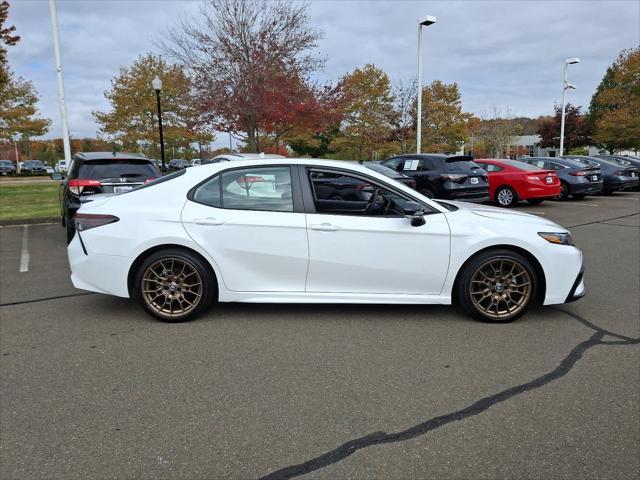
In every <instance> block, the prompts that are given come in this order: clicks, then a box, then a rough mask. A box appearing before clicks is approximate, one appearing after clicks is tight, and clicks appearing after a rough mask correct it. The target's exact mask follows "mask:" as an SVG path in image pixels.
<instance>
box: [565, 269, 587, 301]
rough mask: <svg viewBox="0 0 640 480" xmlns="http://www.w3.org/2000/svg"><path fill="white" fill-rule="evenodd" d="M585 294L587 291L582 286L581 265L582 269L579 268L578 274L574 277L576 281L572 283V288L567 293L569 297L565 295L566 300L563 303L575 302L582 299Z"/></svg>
mask: <svg viewBox="0 0 640 480" xmlns="http://www.w3.org/2000/svg"><path fill="white" fill-rule="evenodd" d="M585 293H587V289H586V287H585V285H584V264H582V268H580V272H579V273H578V276H577V277H576V280H575V281H574V282H573V286H572V287H571V290H570V291H569V295H567V299H566V300H565V301H564V303H571V302H575V301H576V300H579V299H581V298H582V297H584V295H585Z"/></svg>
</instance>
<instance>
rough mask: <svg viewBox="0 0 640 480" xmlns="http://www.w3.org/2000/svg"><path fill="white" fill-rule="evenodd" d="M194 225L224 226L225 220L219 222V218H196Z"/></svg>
mask: <svg viewBox="0 0 640 480" xmlns="http://www.w3.org/2000/svg"><path fill="white" fill-rule="evenodd" d="M193 223H195V224H196V225H222V224H224V220H218V219H217V218H212V217H207V218H196V219H194V220H193Z"/></svg>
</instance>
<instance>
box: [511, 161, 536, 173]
mask: <svg viewBox="0 0 640 480" xmlns="http://www.w3.org/2000/svg"><path fill="white" fill-rule="evenodd" d="M504 163H506V164H507V165H511V166H512V167H514V168H518V169H520V170H529V171H531V170H540V169H539V168H538V167H535V166H533V165H529V164H528V163H524V162H518V161H517V160H504Z"/></svg>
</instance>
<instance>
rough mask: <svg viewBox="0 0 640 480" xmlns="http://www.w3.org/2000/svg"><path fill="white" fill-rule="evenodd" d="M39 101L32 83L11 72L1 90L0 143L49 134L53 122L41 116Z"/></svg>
mask: <svg viewBox="0 0 640 480" xmlns="http://www.w3.org/2000/svg"><path fill="white" fill-rule="evenodd" d="M38 100H39V98H38V94H37V92H36V90H35V88H34V87H33V84H32V83H31V82H28V81H26V80H24V79H22V78H20V77H15V76H14V75H13V74H12V73H11V72H9V77H8V82H7V83H6V84H5V85H4V86H3V87H2V89H0V141H2V140H4V141H11V140H12V139H13V138H14V137H15V136H20V137H22V138H23V139H29V138H31V137H39V136H41V135H44V134H45V133H47V131H48V130H49V126H50V125H51V121H50V120H48V119H45V118H41V117H40V116H39V110H38Z"/></svg>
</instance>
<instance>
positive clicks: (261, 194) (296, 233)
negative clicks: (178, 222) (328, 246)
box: [182, 165, 309, 292]
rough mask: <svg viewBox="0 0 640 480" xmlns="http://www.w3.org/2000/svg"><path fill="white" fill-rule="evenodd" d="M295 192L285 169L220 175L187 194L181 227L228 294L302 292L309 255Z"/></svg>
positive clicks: (236, 170)
mask: <svg viewBox="0 0 640 480" xmlns="http://www.w3.org/2000/svg"><path fill="white" fill-rule="evenodd" d="M299 192H300V190H299V182H298V181H297V176H296V183H292V176H291V167H289V166H282V165H278V166H258V167H241V168H233V169H226V170H223V171H222V172H220V173H219V174H216V175H215V176H213V177H211V178H209V179H208V180H206V181H205V182H203V183H201V184H200V185H198V186H197V187H195V188H194V189H193V190H192V191H191V192H190V193H189V196H188V200H187V202H186V204H185V206H184V208H183V210H182V222H183V224H184V227H185V229H186V230H187V233H188V234H189V235H190V236H191V238H192V239H193V240H194V241H195V242H196V243H197V244H198V245H200V247H201V248H203V249H204V250H206V251H207V252H208V253H209V254H210V255H211V257H212V258H213V260H214V261H215V262H216V264H217V266H218V268H219V269H220V272H221V274H222V279H218V280H219V281H223V282H224V284H225V286H226V287H227V288H228V289H229V290H233V291H246V292H302V291H304V288H305V279H306V273H307V264H308V257H309V249H308V244H307V232H306V219H305V214H304V211H303V208H302V201H301V197H300V193H299Z"/></svg>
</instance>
